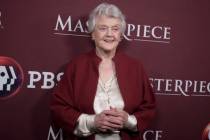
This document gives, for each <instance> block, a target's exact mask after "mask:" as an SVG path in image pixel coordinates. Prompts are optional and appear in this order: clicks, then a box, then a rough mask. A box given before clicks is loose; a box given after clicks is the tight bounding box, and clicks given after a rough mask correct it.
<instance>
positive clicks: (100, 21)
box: [96, 15, 121, 26]
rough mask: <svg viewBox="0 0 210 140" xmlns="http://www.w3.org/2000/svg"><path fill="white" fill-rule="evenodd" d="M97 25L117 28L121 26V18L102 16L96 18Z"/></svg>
mask: <svg viewBox="0 0 210 140" xmlns="http://www.w3.org/2000/svg"><path fill="white" fill-rule="evenodd" d="M96 24H97V25H109V26H116V25H121V20H120V19H119V18H115V17H109V16H105V15H102V16H97V17H96Z"/></svg>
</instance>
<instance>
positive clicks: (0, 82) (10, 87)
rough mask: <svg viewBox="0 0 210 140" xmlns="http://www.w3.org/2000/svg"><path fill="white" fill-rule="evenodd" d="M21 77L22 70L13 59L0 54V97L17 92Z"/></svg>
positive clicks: (21, 81)
mask: <svg viewBox="0 0 210 140" xmlns="http://www.w3.org/2000/svg"><path fill="white" fill-rule="evenodd" d="M23 77H24V76H23V70H22V68H21V66H20V65H19V64H18V63H17V62H16V61H15V60H14V59H12V58H9V57H2V56H0V99H7V98H9V97H12V96H14V95H15V94H17V93H18V91H19V89H20V88H21V86H22V84H23Z"/></svg>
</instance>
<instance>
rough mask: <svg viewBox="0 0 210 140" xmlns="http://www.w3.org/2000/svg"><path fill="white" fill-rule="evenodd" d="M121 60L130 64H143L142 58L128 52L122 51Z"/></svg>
mask: <svg viewBox="0 0 210 140" xmlns="http://www.w3.org/2000/svg"><path fill="white" fill-rule="evenodd" d="M120 55H121V62H122V63H127V64H128V65H135V66H142V61H141V59H140V58H136V57H134V56H132V55H129V54H127V53H121V54H120Z"/></svg>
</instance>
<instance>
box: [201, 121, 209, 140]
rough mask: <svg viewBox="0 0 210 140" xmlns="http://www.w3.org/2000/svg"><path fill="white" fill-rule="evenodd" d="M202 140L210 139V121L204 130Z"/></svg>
mask: <svg viewBox="0 0 210 140" xmlns="http://www.w3.org/2000/svg"><path fill="white" fill-rule="evenodd" d="M202 140H210V123H209V124H208V125H207V126H206V128H205V129H204V131H203V135H202Z"/></svg>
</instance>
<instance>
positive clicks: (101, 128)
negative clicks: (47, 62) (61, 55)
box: [51, 3, 155, 140]
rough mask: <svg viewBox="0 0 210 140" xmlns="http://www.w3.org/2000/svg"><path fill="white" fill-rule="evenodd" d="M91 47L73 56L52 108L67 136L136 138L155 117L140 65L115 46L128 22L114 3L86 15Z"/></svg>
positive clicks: (100, 139) (106, 139) (99, 139)
mask: <svg viewBox="0 0 210 140" xmlns="http://www.w3.org/2000/svg"><path fill="white" fill-rule="evenodd" d="M87 23H88V29H89V32H90V33H91V36H92V40H93V41H94V42H95V48H94V49H93V50H92V51H91V52H89V53H87V54H83V55H80V56H78V57H77V58H75V59H73V60H72V61H71V62H70V63H69V65H68V67H67V70H66V71H65V75H64V76H63V78H62V80H61V81H60V82H59V84H58V85H57V87H56V88H55V90H54V94H53V99H52V104H51V110H52V115H53V119H54V121H55V122H56V123H57V124H58V125H59V126H60V127H61V128H63V130H64V132H65V134H66V136H67V137H68V138H67V139H69V140H70V139H71V140H73V139H91V140H92V139H95V140H121V139H122V140H137V139H140V136H139V132H141V131H142V130H144V129H145V128H146V127H147V126H148V124H149V122H150V121H151V119H152V118H153V116H154V108H155V99H154V95H153V93H152V89H151V86H150V83H149V81H148V78H147V76H146V74H145V72H144V69H143V67H142V65H141V64H140V63H139V62H138V61H137V60H135V59H133V58H131V57H129V56H127V55H125V54H123V53H122V52H121V51H119V50H118V45H119V43H120V41H121V40H122V37H123V34H124V31H125V28H126V23H125V18H124V15H123V14H122V13H121V11H120V10H119V9H118V8H117V7H116V6H115V5H113V4H107V3H102V4H100V5H98V6H97V7H96V8H95V9H94V10H93V11H92V12H91V14H90V16H89V20H88V22H87Z"/></svg>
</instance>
